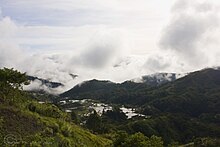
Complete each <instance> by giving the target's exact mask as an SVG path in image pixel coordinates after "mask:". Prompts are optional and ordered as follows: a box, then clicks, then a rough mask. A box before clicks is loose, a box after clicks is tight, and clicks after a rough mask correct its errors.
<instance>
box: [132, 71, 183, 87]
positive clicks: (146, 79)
mask: <svg viewBox="0 0 220 147" xmlns="http://www.w3.org/2000/svg"><path fill="white" fill-rule="evenodd" d="M185 75H187V74H177V73H155V74H151V75H145V76H142V77H141V78H136V79H132V80H131V81H133V82H136V83H146V84H148V85H150V86H158V85H161V84H165V83H168V82H172V81H175V80H177V79H179V78H181V77H184V76H185Z"/></svg>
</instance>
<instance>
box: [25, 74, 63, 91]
mask: <svg viewBox="0 0 220 147" xmlns="http://www.w3.org/2000/svg"><path fill="white" fill-rule="evenodd" d="M27 78H28V80H30V81H35V80H38V81H40V82H41V83H42V85H45V86H46V87H48V88H57V87H60V86H64V85H63V84H62V83H59V82H52V81H49V80H46V79H42V78H38V77H34V76H27Z"/></svg>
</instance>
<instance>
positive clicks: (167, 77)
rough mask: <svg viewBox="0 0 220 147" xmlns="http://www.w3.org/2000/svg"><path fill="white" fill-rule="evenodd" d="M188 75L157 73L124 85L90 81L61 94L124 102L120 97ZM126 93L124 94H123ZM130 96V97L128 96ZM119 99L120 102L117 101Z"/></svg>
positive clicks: (78, 97)
mask: <svg viewBox="0 0 220 147" xmlns="http://www.w3.org/2000/svg"><path fill="white" fill-rule="evenodd" d="M185 75H186V74H176V73H156V74H152V75H145V76H142V77H141V78H136V79H132V80H128V81H125V82H123V83H114V82H111V81H100V80H96V79H93V80H90V81H85V82H83V83H81V84H78V85H76V86H75V87H73V88H72V89H70V90H68V91H66V92H64V93H63V94H61V95H60V96H61V97H70V98H73V99H82V98H91V97H92V98H94V99H103V98H104V99H105V100H107V99H108V98H109V99H113V97H115V98H114V99H115V101H119V99H121V100H120V102H122V101H123V100H126V99H124V98H118V97H119V96H123V95H124V96H125V97H127V98H128V97H129V96H130V92H135V91H137V90H140V89H144V88H152V87H158V86H160V85H163V84H166V83H169V82H173V81H175V80H177V79H178V78H180V77H183V76H185ZM123 93H124V94H123ZM128 95H129V96H128ZM117 98H118V100H117Z"/></svg>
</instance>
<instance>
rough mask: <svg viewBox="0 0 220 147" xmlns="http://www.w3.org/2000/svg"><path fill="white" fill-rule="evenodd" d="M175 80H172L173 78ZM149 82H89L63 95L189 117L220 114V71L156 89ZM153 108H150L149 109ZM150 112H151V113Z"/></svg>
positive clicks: (207, 71)
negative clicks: (182, 114) (185, 114)
mask: <svg viewBox="0 0 220 147" xmlns="http://www.w3.org/2000/svg"><path fill="white" fill-rule="evenodd" d="M171 77H172V76H171ZM153 85H154V86H153V87H152V86H150V85H149V84H147V83H146V82H144V83H134V82H132V81H126V82H124V83H121V84H115V83H112V82H107V81H97V80H92V81H87V82H85V83H84V84H82V85H77V86H75V87H74V88H73V89H71V90H69V91H67V92H65V93H63V94H62V95H61V96H62V97H70V99H83V98H91V99H98V100H102V101H105V102H113V103H119V104H130V105H135V106H142V107H143V108H144V111H145V113H148V112H151V111H159V112H160V111H161V112H181V113H182V112H183V113H187V114H190V115H200V114H201V113H215V112H217V113H220V109H219V108H220V100H219V97H220V92H219V91H220V70H219V69H211V68H209V69H204V70H201V71H197V72H193V73H190V74H188V75H187V76H185V77H183V78H180V79H177V80H175V81H173V82H168V83H165V84H162V85H159V86H156V87H155V84H153ZM148 106H150V107H148ZM148 108H151V110H149V109H148Z"/></svg>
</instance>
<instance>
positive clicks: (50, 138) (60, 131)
mask: <svg viewBox="0 0 220 147" xmlns="http://www.w3.org/2000/svg"><path fill="white" fill-rule="evenodd" d="M0 79H1V81H0V89H1V91H0V92H1V93H0V144H1V145H0V146H53V147H56V146H60V147H74V146H80V147H81V146H91V147H92V146H97V147H100V146H111V144H112V141H110V140H108V139H105V138H103V137H100V136H97V135H94V134H92V133H90V132H89V131H88V130H85V129H83V128H81V127H79V126H77V125H75V124H74V123H73V122H72V120H71V118H70V116H69V115H68V114H67V113H64V112H62V111H61V110H60V109H58V107H56V106H55V105H52V104H47V103H45V104H39V103H38V102H37V101H35V100H33V99H32V98H31V95H28V94H27V93H25V92H22V91H21V85H22V84H23V83H25V82H26V77H25V75H24V74H21V73H19V72H18V71H13V70H10V69H2V70H0Z"/></svg>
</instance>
